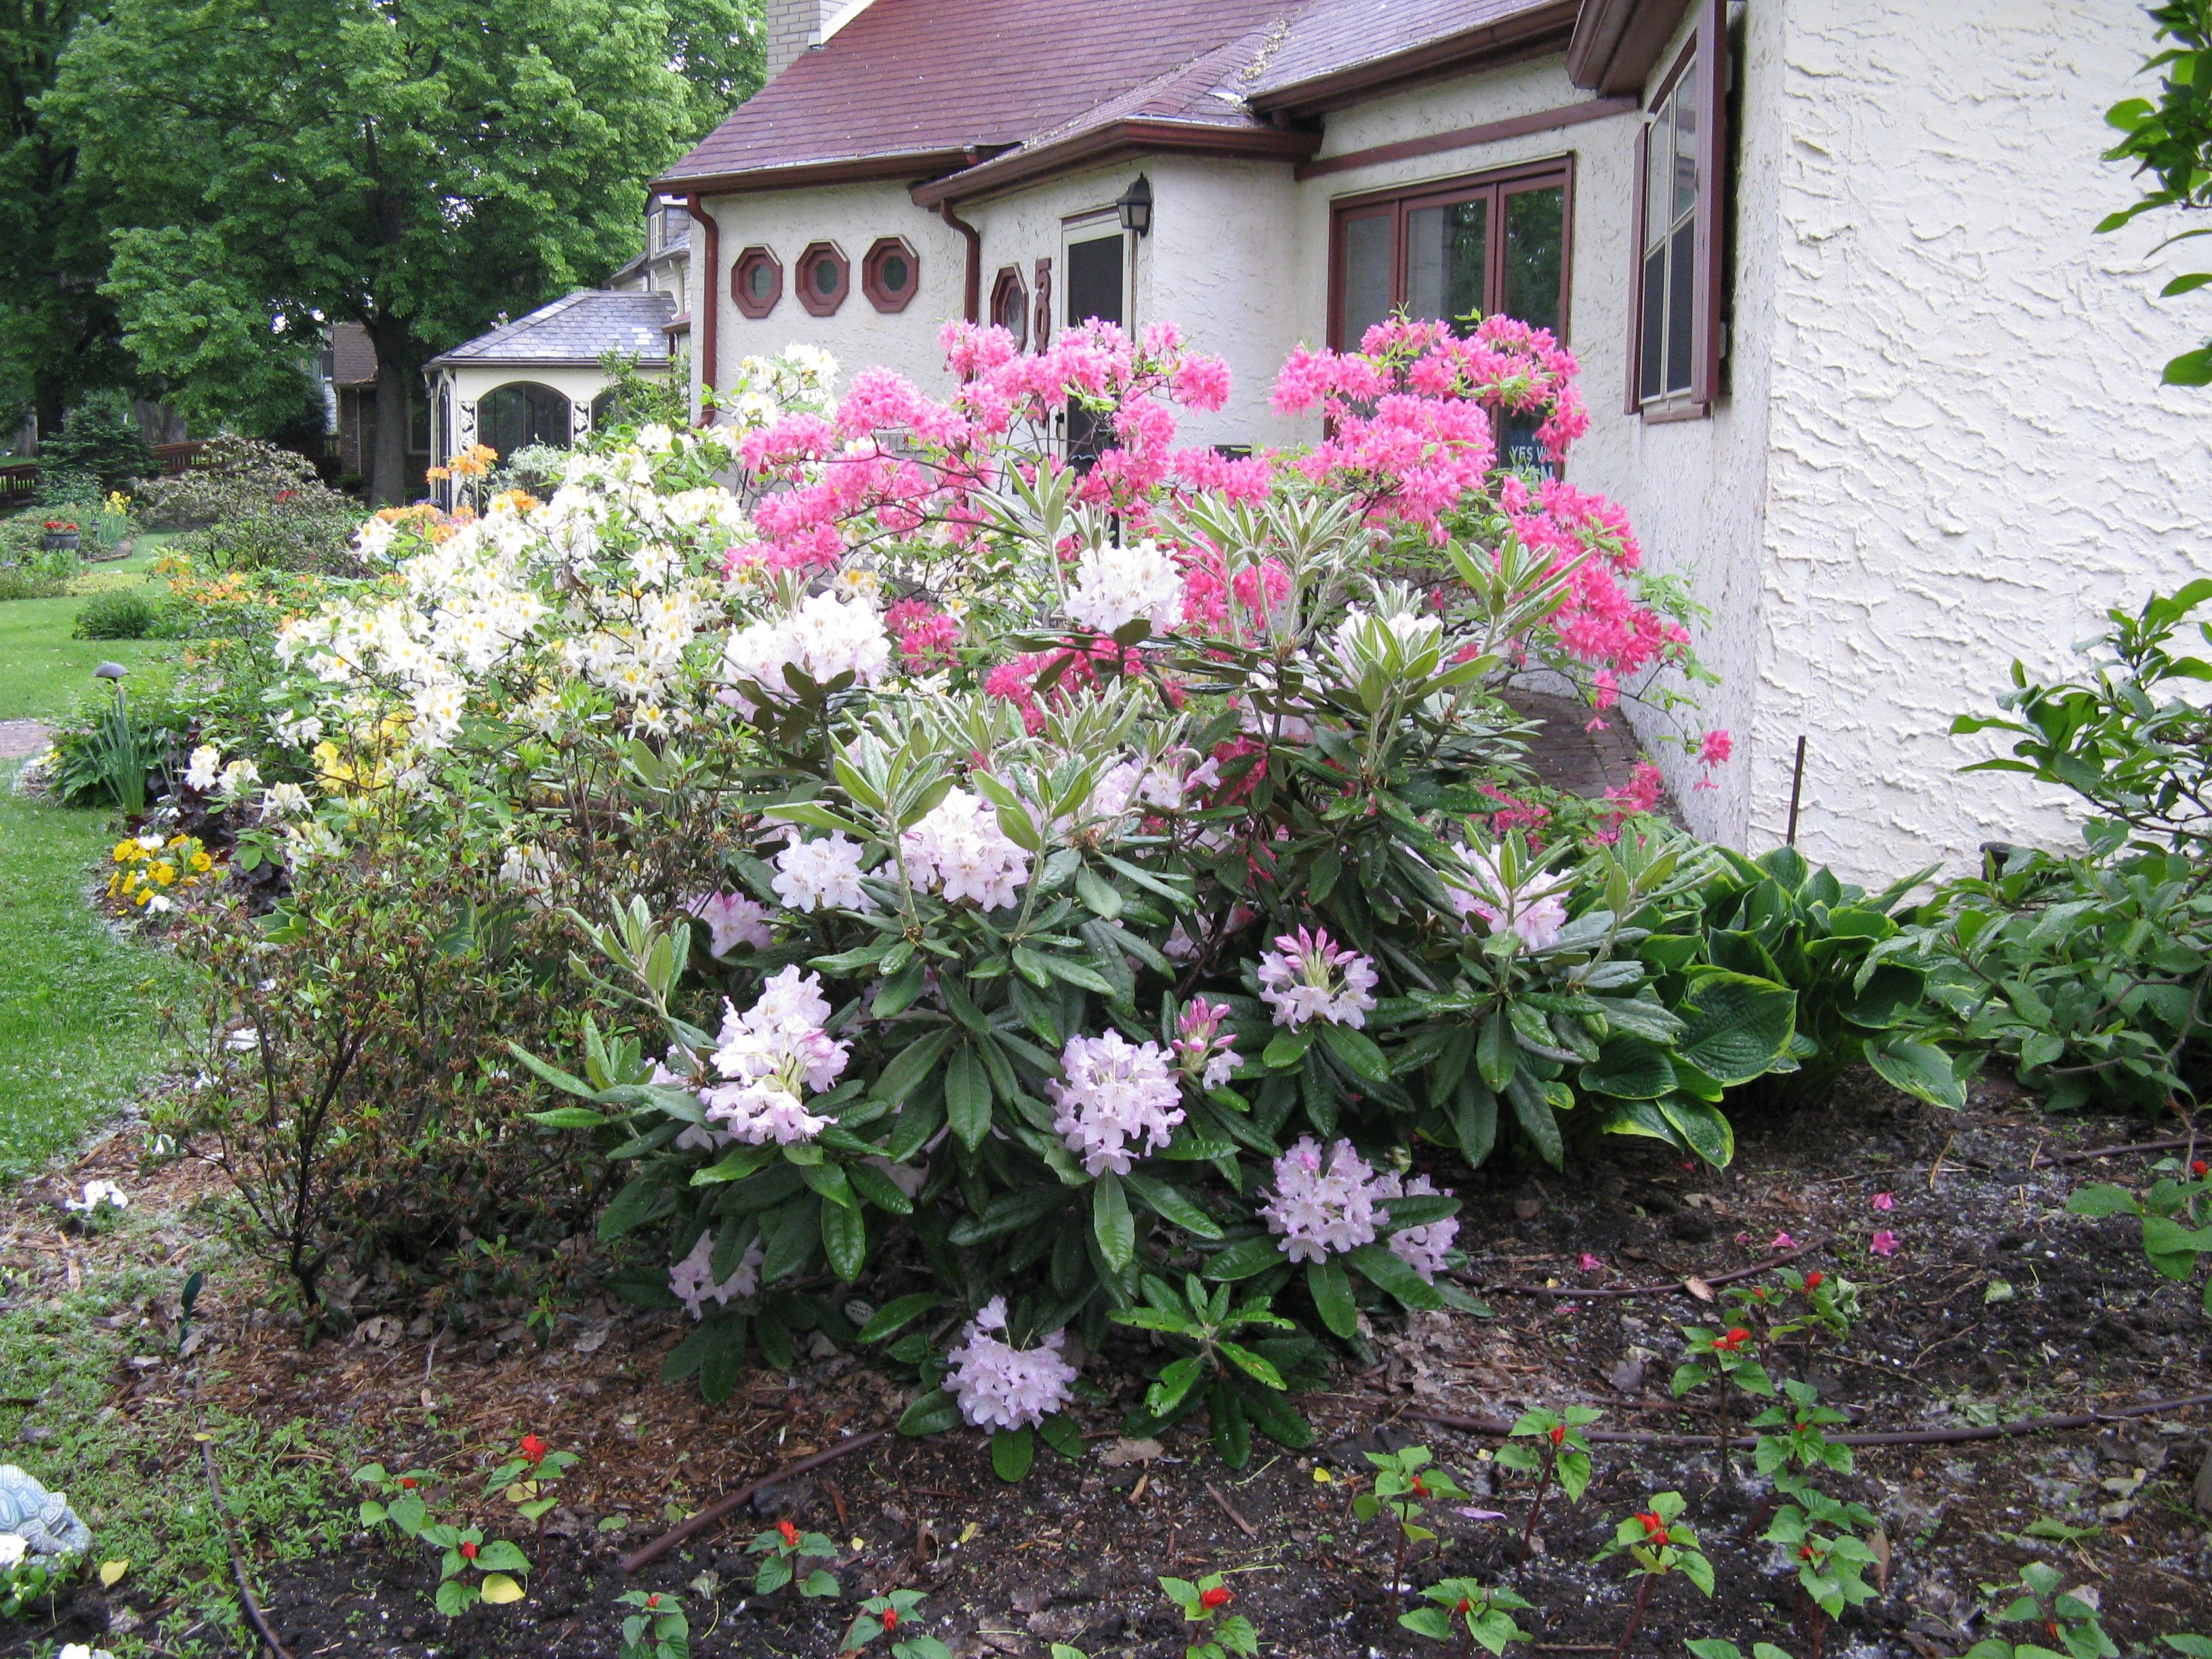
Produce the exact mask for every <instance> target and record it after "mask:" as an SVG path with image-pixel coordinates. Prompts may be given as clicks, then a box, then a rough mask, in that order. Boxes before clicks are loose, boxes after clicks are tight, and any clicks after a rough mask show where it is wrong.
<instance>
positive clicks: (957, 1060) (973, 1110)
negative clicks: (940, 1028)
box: [945, 1042, 991, 1152]
mask: <svg viewBox="0 0 2212 1659" xmlns="http://www.w3.org/2000/svg"><path fill="white" fill-rule="evenodd" d="M945 1117H946V1119H947V1120H948V1121H950V1122H951V1125H952V1133H954V1134H956V1135H957V1136H959V1138H960V1144H961V1145H962V1146H965V1147H966V1148H967V1149H968V1150H969V1152H974V1151H975V1149H976V1148H977V1147H978V1146H981V1145H982V1144H983V1137H984V1136H986V1135H987V1134H989V1133H991V1073H990V1068H989V1067H988V1066H985V1065H984V1064H983V1058H982V1056H981V1054H977V1053H976V1052H975V1044H973V1043H972V1042H963V1043H962V1044H961V1045H960V1047H959V1048H957V1049H955V1050H954V1051H953V1055H952V1060H951V1064H950V1065H948V1066H945Z"/></svg>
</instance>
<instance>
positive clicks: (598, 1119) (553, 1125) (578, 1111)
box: [529, 1106, 615, 1129]
mask: <svg viewBox="0 0 2212 1659" xmlns="http://www.w3.org/2000/svg"><path fill="white" fill-rule="evenodd" d="M529 1118H530V1121H532V1123H540V1124H543V1125H544V1127H547V1128H549V1129H604V1128H605V1127H607V1125H608V1124H610V1123H611V1122H613V1121H615V1120H613V1119H611V1118H610V1117H607V1116H606V1115H604V1114H603V1113H599V1112H595V1111H593V1110H592V1109H591V1108H590V1107H588V1106H556V1107H555V1108H554V1109H552V1110H551V1111H550V1112H532V1113H530V1114H529Z"/></svg>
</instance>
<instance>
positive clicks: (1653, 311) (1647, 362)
mask: <svg viewBox="0 0 2212 1659" xmlns="http://www.w3.org/2000/svg"><path fill="white" fill-rule="evenodd" d="M1642 335H1643V341H1644V360H1643V362H1642V364H1641V366H1640V368H1639V370H1638V374H1637V378H1636V387H1637V395H1638V397H1643V398H1656V397H1659V396H1661V395H1662V394H1663V393H1664V392H1666V390H1667V386H1666V381H1665V379H1664V373H1665V369H1666V366H1667V356H1666V352H1667V250H1666V248H1665V247H1663V246H1661V247H1656V248H1654V249H1652V251H1651V252H1649V253H1647V254H1645V255H1644V328H1643V331H1642Z"/></svg>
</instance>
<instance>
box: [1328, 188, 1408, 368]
mask: <svg viewBox="0 0 2212 1659" xmlns="http://www.w3.org/2000/svg"><path fill="white" fill-rule="evenodd" d="M1394 221H1395V216H1394V215H1393V214H1391V213H1390V212H1389V210H1387V209H1386V210H1383V212H1381V213H1368V214H1363V215H1361V216H1359V217H1358V218H1357V219H1346V221H1345V222H1344V288H1343V292H1342V295H1341V298H1340V305H1341V307H1342V309H1341V311H1340V314H1339V315H1338V317H1337V337H1338V338H1339V339H1340V340H1341V341H1342V342H1343V343H1344V349H1346V351H1357V350H1358V349H1359V342H1360V339H1361V337H1363V336H1364V335H1365V333H1366V332H1367V331H1368V330H1369V329H1370V328H1372V327H1374V326H1375V325H1376V324H1377V323H1379V322H1381V321H1382V320H1383V319H1384V318H1385V317H1388V316H1389V314H1390V251H1391V250H1390V227H1391V225H1392V223H1393V222H1394Z"/></svg>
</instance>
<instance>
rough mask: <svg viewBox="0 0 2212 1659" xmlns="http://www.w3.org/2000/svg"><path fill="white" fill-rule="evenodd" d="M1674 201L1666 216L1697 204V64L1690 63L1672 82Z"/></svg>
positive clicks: (1671, 218) (1676, 216) (1688, 209)
mask: <svg viewBox="0 0 2212 1659" xmlns="http://www.w3.org/2000/svg"><path fill="white" fill-rule="evenodd" d="M1697 204H1698V66H1697V65H1696V64H1691V65H1690V66H1689V68H1687V69H1686V70H1683V71H1682V78H1681V79H1680V80H1679V81H1677V82H1675V83H1674V211H1673V212H1671V213H1669V214H1668V219H1669V220H1674V219H1680V217H1681V216H1683V215H1684V214H1686V213H1687V212H1689V211H1690V210H1691V209H1692V208H1694V207H1695V206H1697Z"/></svg>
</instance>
